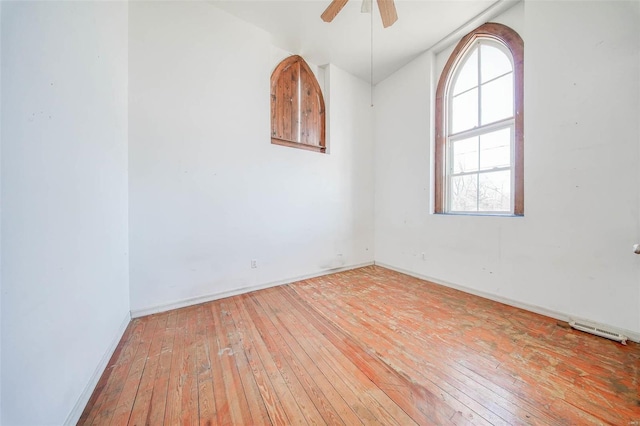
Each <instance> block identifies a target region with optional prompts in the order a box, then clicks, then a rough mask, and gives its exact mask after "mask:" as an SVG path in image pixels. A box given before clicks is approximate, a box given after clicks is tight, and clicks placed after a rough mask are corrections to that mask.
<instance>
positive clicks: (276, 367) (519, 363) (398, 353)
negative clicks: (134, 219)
mask: <svg viewBox="0 0 640 426" xmlns="http://www.w3.org/2000/svg"><path fill="white" fill-rule="evenodd" d="M639 389H640V346H639V345H638V344H635V343H629V345H628V346H623V345H620V344H617V343H614V342H611V341H608V340H605V339H602V338H598V337H595V336H592V335H589V334H586V333H582V332H578V331H575V330H573V329H570V328H568V327H567V326H566V325H563V324H561V323H558V322H557V321H555V320H553V319H551V318H546V317H543V316H540V315H537V314H533V313H530V312H526V311H523V310H520V309H517V308H513V307H510V306H506V305H502V304H500V303H496V302H493V301H490V300H487V299H482V298H480V297H476V296H472V295H469V294H465V293H462V292H460V291H458V290H455V289H451V288H446V287H442V286H439V285H436V284H433V283H429V282H426V281H422V280H419V279H417V278H413V277H409V276H407V275H403V274H400V273H397V272H393V271H390V270H387V269H384V268H381V267H377V266H371V267H365V268H359V269H356V270H351V271H345V272H342V273H338V274H333V275H327V276H322V277H318V278H313V279H309V280H304V281H300V282H297V283H292V284H289V285H284V286H279V287H273V288H269V289H265V290H261V291H258V292H253V293H248V294H244V295H240V296H235V297H232V298H226V299H220V300H216V301H212V302H208V303H205V304H201V305H196V306H191V307H187V308H183V309H179V310H174V311H169V312H165V313H160V314H155V315H152V316H149V317H144V318H137V319H134V320H132V322H131V323H130V324H129V326H128V327H127V329H126V331H125V333H124V335H123V338H122V339H121V341H120V343H119V344H118V346H117V348H116V351H115V352H114V354H113V356H112V357H111V360H110V361H109V365H108V366H107V368H106V370H105V372H104V374H103V376H102V377H101V378H100V380H99V382H98V385H97V386H96V389H95V390H94V393H93V394H92V396H91V398H90V399H89V403H88V404H87V407H86V408H85V410H84V412H83V414H82V416H81V418H80V421H79V422H78V424H81V425H90V424H95V425H106V424H127V422H128V423H129V424H131V425H141V424H148V425H162V424H165V425H168V426H172V425H175V424H200V425H202V426H205V425H207V426H209V425H217V424H219V425H243V424H256V425H259V424H274V425H276V424H277V425H279V424H295V425H305V424H345V425H354V424H366V425H370V424H371V425H373V424H384V425H403V426H404V425H410V424H421V425H423V424H424V425H447V424H456V425H464V424H473V425H482V424H493V425H500V424H503V425H504V424H516V425H520V424H522V425H529V424H531V425H554V426H555V425H576V424H580V425H602V424H615V425H618V424H619V425H633V424H636V423H638V424H640V396H639V394H640V391H639Z"/></svg>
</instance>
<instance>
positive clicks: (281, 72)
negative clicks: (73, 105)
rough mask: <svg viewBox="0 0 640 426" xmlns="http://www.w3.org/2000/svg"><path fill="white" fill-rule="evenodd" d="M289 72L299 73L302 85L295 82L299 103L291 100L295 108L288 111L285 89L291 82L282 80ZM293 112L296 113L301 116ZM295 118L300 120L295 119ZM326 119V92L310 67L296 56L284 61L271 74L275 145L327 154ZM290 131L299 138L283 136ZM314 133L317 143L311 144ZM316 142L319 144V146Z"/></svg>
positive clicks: (272, 123)
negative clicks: (284, 96) (283, 90)
mask: <svg viewBox="0 0 640 426" xmlns="http://www.w3.org/2000/svg"><path fill="white" fill-rule="evenodd" d="M289 70H294V71H295V72H297V75H298V81H297V82H295V84H296V88H297V89H296V90H297V94H296V95H294V97H295V99H294V98H291V99H290V100H289V102H290V103H291V107H290V108H289V109H287V108H286V107H285V106H284V104H283V102H286V100H284V99H281V97H282V93H283V92H282V88H283V87H284V85H286V84H290V82H285V81H281V80H282V77H284V76H285V75H286V74H285V73H286V72H287V71H289ZM305 84H306V89H307V90H308V93H307V95H306V96H305V94H304V93H302V90H303V86H304V85H305ZM286 90H287V89H285V92H286ZM292 111H296V112H297V114H294V113H292ZM294 115H296V116H297V117H293V116H294ZM325 115H326V114H325V105H324V97H323V95H322V90H321V88H320V85H319V84H318V80H317V79H316V77H315V74H314V73H313V71H311V68H309V65H308V64H307V63H306V62H305V60H304V59H303V58H302V57H301V56H299V55H292V56H289V57H288V58H285V59H284V60H282V62H280V63H279V64H278V66H277V67H276V68H275V69H274V71H273V73H272V74H271V143H272V144H275V145H283V146H288V147H292V148H300V149H306V150H309V151H315V152H322V153H325V152H326V136H325V133H326V130H325V128H326V119H325ZM303 116H304V117H303ZM293 129H296V131H293ZM287 131H289V133H292V134H293V133H297V135H286V134H280V133H287ZM310 132H311V134H312V135H313V136H314V137H313V143H310V141H309V140H310V139H311V137H310V136H309V135H310ZM305 135H306V136H305ZM287 136H289V137H287ZM305 139H306V141H305ZM316 140H317V143H315V141H316Z"/></svg>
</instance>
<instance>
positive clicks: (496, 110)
mask: <svg viewBox="0 0 640 426" xmlns="http://www.w3.org/2000/svg"><path fill="white" fill-rule="evenodd" d="M481 87H482V89H481V90H482V99H481V103H482V106H481V108H482V124H483V125H484V124H489V123H493V122H494V121H498V120H502V119H503V118H509V117H512V116H513V73H510V74H507V75H505V76H504V77H500V78H499V79H497V80H494V81H492V82H491V83H487V84H483V85H482V86H481Z"/></svg>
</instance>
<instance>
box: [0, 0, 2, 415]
mask: <svg viewBox="0 0 640 426" xmlns="http://www.w3.org/2000/svg"><path fill="white" fill-rule="evenodd" d="M1 24H2V1H0V25H1ZM1 52H2V30H1V29H0V423H2V226H1V224H2V190H1V188H2V102H1V100H2V54H1Z"/></svg>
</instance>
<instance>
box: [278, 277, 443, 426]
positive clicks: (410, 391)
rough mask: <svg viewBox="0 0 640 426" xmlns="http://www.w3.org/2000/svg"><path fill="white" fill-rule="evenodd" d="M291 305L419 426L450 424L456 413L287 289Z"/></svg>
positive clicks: (286, 293)
mask: <svg viewBox="0 0 640 426" xmlns="http://www.w3.org/2000/svg"><path fill="white" fill-rule="evenodd" d="M285 297H287V298H288V299H289V300H290V301H292V303H293V304H294V305H297V306H299V307H300V309H301V310H302V311H303V312H306V314H307V315H306V317H307V320H309V321H310V322H312V323H313V324H314V326H316V328H318V330H321V332H322V333H323V334H324V335H325V336H327V337H329V339H330V340H331V341H332V343H333V344H334V345H335V346H336V347H338V348H339V349H340V351H341V352H342V353H343V354H344V356H346V357H348V358H349V359H351V361H352V362H353V363H355V364H356V365H358V366H359V368H360V369H361V370H362V371H363V372H364V373H365V374H366V375H367V376H368V377H369V378H370V379H371V380H372V381H373V382H374V383H375V384H376V385H377V386H378V387H379V388H380V389H382V390H383V391H384V392H385V393H386V394H387V395H389V397H390V398H391V399H392V400H394V401H395V402H396V403H397V404H398V405H399V406H400V407H402V409H403V410H404V411H405V412H406V413H407V414H409V416H411V417H412V418H413V420H414V421H415V422H416V423H419V424H441V425H442V424H451V421H450V420H451V418H452V417H453V415H454V414H455V411H454V410H453V409H452V408H451V407H449V406H446V405H445V404H442V403H441V401H440V400H439V398H438V397H437V396H436V395H434V394H433V393H431V392H429V391H427V390H426V389H424V388H423V387H421V386H419V385H416V383H415V382H413V381H412V380H411V379H410V378H409V377H406V376H404V375H403V374H402V373H401V372H398V371H395V370H393V369H391V368H390V367H389V366H388V365H387V364H385V363H384V362H382V361H380V359H379V358H378V357H377V356H375V355H373V354H372V351H369V350H367V349H366V348H364V347H362V346H360V345H359V344H358V343H357V342H354V341H352V340H350V339H349V337H348V336H347V335H345V334H344V333H343V332H342V331H341V330H340V329H339V328H337V327H335V326H333V325H330V324H328V323H325V322H324V321H323V319H324V318H323V317H321V316H320V315H319V314H318V313H317V312H316V311H315V310H313V309H312V308H310V307H308V305H306V304H305V303H304V301H303V300H302V299H300V297H299V295H298V294H297V293H295V292H293V291H291V290H290V289H288V291H286V292H285Z"/></svg>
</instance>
